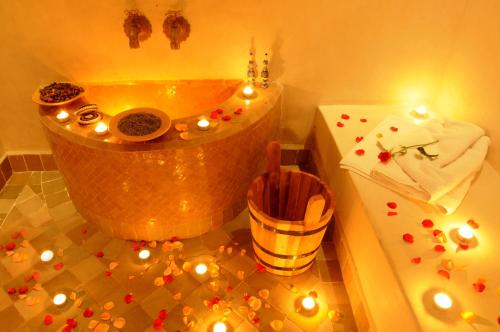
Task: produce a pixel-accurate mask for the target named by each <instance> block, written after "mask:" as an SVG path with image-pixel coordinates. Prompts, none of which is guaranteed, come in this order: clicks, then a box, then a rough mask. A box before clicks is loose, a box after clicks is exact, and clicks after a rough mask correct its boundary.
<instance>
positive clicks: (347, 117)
mask: <svg viewBox="0 0 500 332" xmlns="http://www.w3.org/2000/svg"><path fill="white" fill-rule="evenodd" d="M340 117H341V118H342V119H344V120H349V119H350V118H351V117H350V116H349V115H348V114H342V115H341V116H340Z"/></svg>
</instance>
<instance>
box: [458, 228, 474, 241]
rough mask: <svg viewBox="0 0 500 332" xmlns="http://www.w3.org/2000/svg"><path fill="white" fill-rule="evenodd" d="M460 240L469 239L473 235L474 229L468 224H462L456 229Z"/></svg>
mask: <svg viewBox="0 0 500 332" xmlns="http://www.w3.org/2000/svg"><path fill="white" fill-rule="evenodd" d="M458 235H459V237H460V240H462V241H469V240H470V239H472V238H473V237H474V230H473V229H472V227H470V226H469V225H464V226H462V227H460V228H459V229H458Z"/></svg>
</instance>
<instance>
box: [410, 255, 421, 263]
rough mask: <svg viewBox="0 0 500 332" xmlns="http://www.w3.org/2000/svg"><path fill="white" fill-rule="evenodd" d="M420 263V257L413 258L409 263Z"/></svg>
mask: <svg viewBox="0 0 500 332" xmlns="http://www.w3.org/2000/svg"><path fill="white" fill-rule="evenodd" d="M421 261H422V257H413V258H412V259H411V262H412V263H413V264H420V262H421Z"/></svg>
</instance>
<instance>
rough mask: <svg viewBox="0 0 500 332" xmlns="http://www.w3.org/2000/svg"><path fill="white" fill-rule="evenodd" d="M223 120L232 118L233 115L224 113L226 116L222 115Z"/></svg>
mask: <svg viewBox="0 0 500 332" xmlns="http://www.w3.org/2000/svg"><path fill="white" fill-rule="evenodd" d="M222 120H223V121H229V120H231V115H229V114H226V115H224V116H223V117H222Z"/></svg>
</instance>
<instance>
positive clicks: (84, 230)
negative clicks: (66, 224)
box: [80, 228, 89, 235]
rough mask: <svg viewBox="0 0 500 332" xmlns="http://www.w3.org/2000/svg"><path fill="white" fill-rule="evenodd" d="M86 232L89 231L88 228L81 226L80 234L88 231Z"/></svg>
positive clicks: (85, 233)
mask: <svg viewBox="0 0 500 332" xmlns="http://www.w3.org/2000/svg"><path fill="white" fill-rule="evenodd" d="M88 232H89V230H88V229H86V228H82V229H81V230H80V233H82V235H87V233H88Z"/></svg>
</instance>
